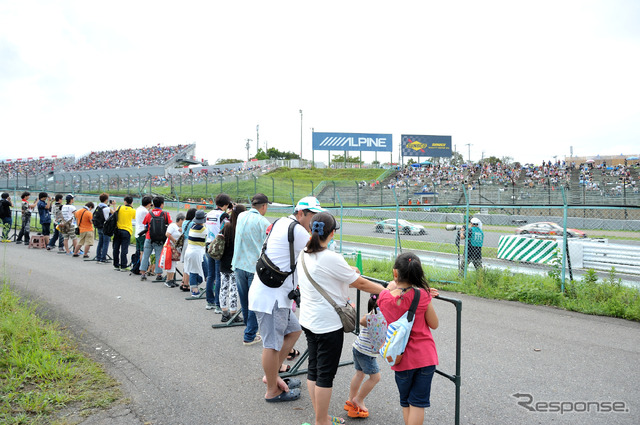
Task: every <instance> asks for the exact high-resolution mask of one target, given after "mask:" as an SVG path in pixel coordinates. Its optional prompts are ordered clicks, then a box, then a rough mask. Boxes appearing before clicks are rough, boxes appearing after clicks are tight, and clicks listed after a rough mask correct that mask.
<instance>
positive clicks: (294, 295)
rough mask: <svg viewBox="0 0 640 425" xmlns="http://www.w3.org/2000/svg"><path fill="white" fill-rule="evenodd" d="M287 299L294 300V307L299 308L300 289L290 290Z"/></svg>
mask: <svg viewBox="0 0 640 425" xmlns="http://www.w3.org/2000/svg"><path fill="white" fill-rule="evenodd" d="M287 297H289V299H290V300H294V301H295V302H296V305H297V306H298V307H300V289H298V288H295V289H292V290H291V291H290V292H289V294H288V295H287Z"/></svg>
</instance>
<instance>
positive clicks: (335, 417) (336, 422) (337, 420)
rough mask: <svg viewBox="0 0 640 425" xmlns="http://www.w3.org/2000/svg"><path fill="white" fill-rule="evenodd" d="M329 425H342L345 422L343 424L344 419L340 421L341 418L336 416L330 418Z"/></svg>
mask: <svg viewBox="0 0 640 425" xmlns="http://www.w3.org/2000/svg"><path fill="white" fill-rule="evenodd" d="M331 423H332V424H343V423H345V422H344V419H342V418H340V417H338V416H332V417H331Z"/></svg>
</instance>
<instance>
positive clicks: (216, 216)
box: [205, 209, 224, 242]
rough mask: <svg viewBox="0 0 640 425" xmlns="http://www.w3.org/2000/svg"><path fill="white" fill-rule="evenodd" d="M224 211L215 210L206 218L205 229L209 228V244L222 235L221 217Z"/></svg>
mask: <svg viewBox="0 0 640 425" xmlns="http://www.w3.org/2000/svg"><path fill="white" fill-rule="evenodd" d="M222 214H224V211H222V210H220V209H215V210H212V211H209V212H208V213H207V216H206V221H205V227H206V228H207V242H211V241H213V240H214V239H215V237H216V236H217V235H218V233H220V227H221V226H220V216H222Z"/></svg>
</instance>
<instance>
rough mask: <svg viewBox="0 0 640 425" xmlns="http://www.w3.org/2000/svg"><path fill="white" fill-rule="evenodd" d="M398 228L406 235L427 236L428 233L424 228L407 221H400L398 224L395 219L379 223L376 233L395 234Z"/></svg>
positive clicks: (376, 226)
mask: <svg viewBox="0 0 640 425" xmlns="http://www.w3.org/2000/svg"><path fill="white" fill-rule="evenodd" d="M396 228H397V229H398V230H399V231H400V233H403V234H405V235H426V234H427V231H426V230H425V228H424V226H421V225H419V224H413V223H409V222H408V221H407V220H398V223H397V224H396V219H395V218H390V219H388V220H384V221H379V222H377V223H376V225H375V231H376V232H377V233H394V232H395V231H396Z"/></svg>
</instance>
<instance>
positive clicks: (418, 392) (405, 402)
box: [396, 366, 436, 407]
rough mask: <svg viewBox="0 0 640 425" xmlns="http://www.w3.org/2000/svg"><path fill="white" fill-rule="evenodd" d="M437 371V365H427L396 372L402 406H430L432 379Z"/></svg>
mask: <svg viewBox="0 0 640 425" xmlns="http://www.w3.org/2000/svg"><path fill="white" fill-rule="evenodd" d="M435 371H436V367H435V366H425V367H421V368H418V369H409V370H403V371H402V372H396V385H397V386H398V391H399V392H400V406H402V407H409V406H410V405H411V406H415V407H429V406H430V405H431V403H430V398H431V380H432V379H433V373H434V372H435Z"/></svg>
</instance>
